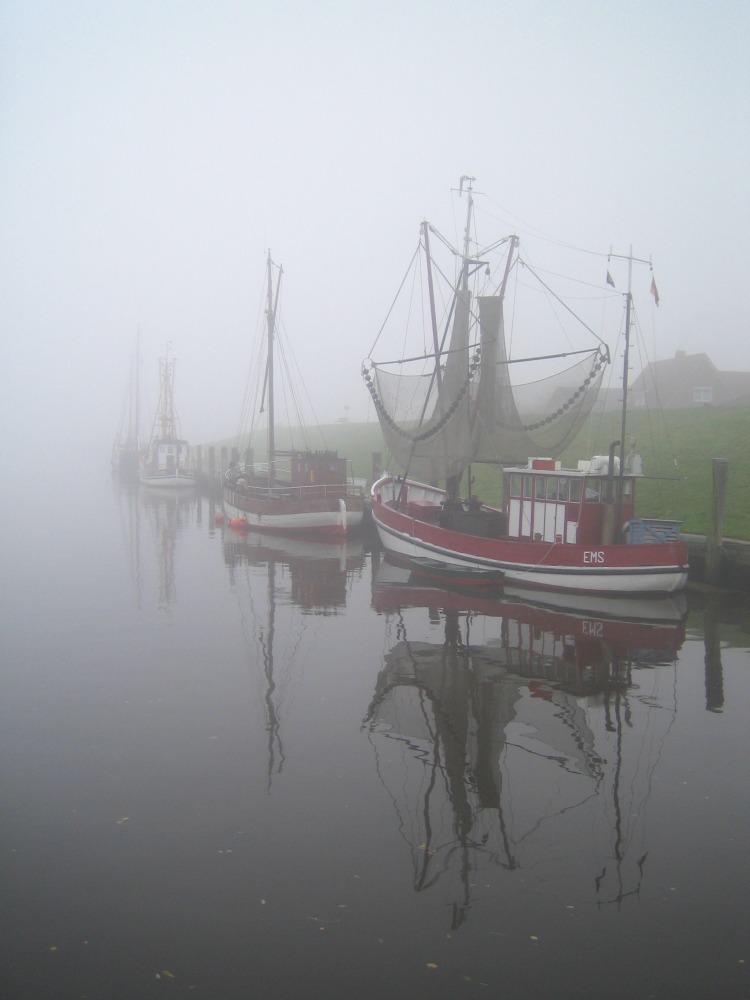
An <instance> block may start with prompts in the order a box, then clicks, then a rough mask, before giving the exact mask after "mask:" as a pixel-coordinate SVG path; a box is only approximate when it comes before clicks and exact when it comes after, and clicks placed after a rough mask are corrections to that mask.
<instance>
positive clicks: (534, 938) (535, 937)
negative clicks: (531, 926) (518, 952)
mask: <svg viewBox="0 0 750 1000" xmlns="http://www.w3.org/2000/svg"><path fill="white" fill-rule="evenodd" d="M531 940H532V941H538V940H539V938H538V937H537V936H536V934H532V935H531Z"/></svg>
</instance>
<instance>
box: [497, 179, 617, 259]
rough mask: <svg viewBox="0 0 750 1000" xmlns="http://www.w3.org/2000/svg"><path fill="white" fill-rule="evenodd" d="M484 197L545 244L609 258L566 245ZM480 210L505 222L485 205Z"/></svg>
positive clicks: (569, 244) (572, 244) (572, 245)
mask: <svg viewBox="0 0 750 1000" xmlns="http://www.w3.org/2000/svg"><path fill="white" fill-rule="evenodd" d="M484 197H485V198H486V199H487V200H488V201H491V202H492V204H493V205H495V206H496V207H497V208H499V209H500V210H501V211H503V212H504V213H505V214H506V215H508V216H510V218H512V219H514V220H515V221H516V222H520V223H521V224H522V225H523V226H524V227H525V229H526V230H527V231H528V232H529V233H531V234H532V235H533V236H534V238H535V239H538V240H543V241H544V242H545V243H551V244H552V245H553V246H558V247H563V248H564V249H566V250H575V251H576V252H577V253H585V254H589V256H591V257H609V253H608V252H603V251H601V250H589V249H588V248H587V247H579V246H576V244H575V243H566V242H565V241H564V240H560V239H558V238H557V237H556V236H550V235H549V233H545V232H544V230H543V229H539V228H537V226H535V225H533V223H531V222H525V221H524V220H523V219H522V218H521V217H520V216H519V215H515V214H514V213H513V212H511V211H510V210H509V209H507V208H505V207H504V206H503V205H501V204H500V203H499V202H497V201H495V200H494V199H493V198H491V197H490V196H489V195H487V194H485V195H484ZM479 210H480V212H481V213H482V214H483V215H487V216H489V217H490V218H491V219H496V220H497V221H499V222H503V221H504V220H502V219H501V218H500V217H499V216H497V215H495V214H494V213H493V212H488V211H487V209H486V207H485V206H484V205H481V203H480V209H479Z"/></svg>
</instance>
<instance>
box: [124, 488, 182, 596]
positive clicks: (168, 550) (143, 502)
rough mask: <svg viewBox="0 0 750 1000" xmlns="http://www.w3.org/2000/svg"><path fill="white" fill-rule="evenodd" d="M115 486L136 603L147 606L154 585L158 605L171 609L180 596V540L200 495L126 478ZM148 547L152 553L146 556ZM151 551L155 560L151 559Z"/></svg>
mask: <svg viewBox="0 0 750 1000" xmlns="http://www.w3.org/2000/svg"><path fill="white" fill-rule="evenodd" d="M115 488H116V489H117V492H118V499H119V510H120V522H121V528H122V533H123V536H124V539H125V544H126V546H127V551H128V561H129V565H130V576H131V581H132V585H133V591H134V594H135V600H136V605H137V607H138V608H139V610H142V609H143V607H144V593H146V592H147V591H148V589H149V586H150V585H152V584H153V586H154V588H155V590H156V604H157V607H158V608H159V610H160V611H165V612H169V611H170V610H171V608H172V606H173V605H174V603H175V601H176V599H177V590H176V582H175V581H176V577H175V549H176V545H177V539H178V537H179V535H180V534H181V532H182V531H183V530H184V529H185V527H186V526H187V523H188V521H189V519H190V517H191V514H192V511H193V509H194V508H196V503H197V501H196V498H195V496H193V495H192V494H188V493H184V492H180V491H174V492H167V491H164V490H154V489H149V488H147V487H144V486H143V485H140V486H139V485H138V484H131V483H128V482H124V481H119V482H117V483H116V484H115ZM144 547H145V549H146V550H147V551H148V553H149V556H147V557H145V558H144V553H143V550H144ZM151 551H153V553H154V555H155V561H154V562H152V561H151V559H150V552H151ZM154 571H155V572H154Z"/></svg>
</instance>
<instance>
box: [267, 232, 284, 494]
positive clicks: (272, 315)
mask: <svg viewBox="0 0 750 1000" xmlns="http://www.w3.org/2000/svg"><path fill="white" fill-rule="evenodd" d="M266 267H267V274H268V287H267V289H266V325H267V329H268V358H267V361H266V386H267V389H268V485H269V486H273V485H274V483H275V480H276V438H275V426H276V423H275V414H274V399H273V347H274V330H275V328H276V309H277V307H278V303H279V289H280V287H281V274H282V273H283V268H280V269H279V280H278V282H277V284H276V298H275V299H274V295H273V276H272V273H271V252H270V250H269V252H268V259H267V262H266Z"/></svg>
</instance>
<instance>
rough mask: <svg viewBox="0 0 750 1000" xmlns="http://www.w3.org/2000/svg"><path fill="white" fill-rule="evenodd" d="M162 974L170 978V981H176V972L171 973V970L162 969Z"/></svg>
mask: <svg viewBox="0 0 750 1000" xmlns="http://www.w3.org/2000/svg"><path fill="white" fill-rule="evenodd" d="M161 974H162V976H168V977H169V979H174V972H170V971H169V969H162V970H161Z"/></svg>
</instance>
